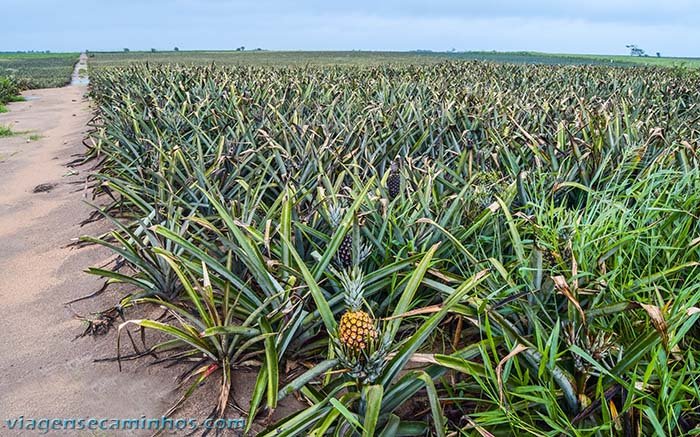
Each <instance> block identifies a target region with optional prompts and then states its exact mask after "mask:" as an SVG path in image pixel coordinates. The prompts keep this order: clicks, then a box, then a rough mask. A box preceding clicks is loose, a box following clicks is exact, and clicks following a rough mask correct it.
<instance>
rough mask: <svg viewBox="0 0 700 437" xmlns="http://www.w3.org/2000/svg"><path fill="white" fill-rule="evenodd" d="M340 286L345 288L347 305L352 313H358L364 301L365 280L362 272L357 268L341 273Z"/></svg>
mask: <svg viewBox="0 0 700 437" xmlns="http://www.w3.org/2000/svg"><path fill="white" fill-rule="evenodd" d="M340 284H341V285H342V286H343V293H344V298H345V305H346V306H347V307H348V308H349V309H350V310H351V311H358V310H359V309H360V308H361V307H362V302H363V300H364V285H365V278H364V274H363V273H362V270H361V269H360V268H359V267H357V266H355V267H354V268H352V269H351V270H350V271H349V272H348V271H343V272H341V273H340Z"/></svg>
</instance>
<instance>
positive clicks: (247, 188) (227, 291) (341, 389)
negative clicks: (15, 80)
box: [81, 57, 700, 436]
mask: <svg viewBox="0 0 700 437" xmlns="http://www.w3.org/2000/svg"><path fill="white" fill-rule="evenodd" d="M98 58H99V57H98ZM90 73H91V78H90V81H91V82H90V86H89V94H90V97H91V99H92V102H93V105H94V109H95V111H96V112H95V115H94V118H93V119H92V121H91V123H90V128H91V132H90V133H89V136H88V139H87V140H86V142H85V144H86V145H87V152H86V154H85V156H84V158H83V160H84V161H86V162H90V163H91V165H92V166H93V167H94V173H93V174H92V176H91V178H90V179H89V182H90V187H89V188H90V189H91V191H92V201H93V203H94V204H95V212H94V214H93V215H92V216H90V217H89V218H87V219H86V222H89V221H94V220H107V221H109V222H110V223H112V227H113V231H111V232H108V233H106V234H103V235H94V236H90V237H85V238H83V241H82V242H81V244H83V245H101V246H104V247H106V248H108V249H109V250H111V251H112V253H113V258H112V262H111V263H110V264H108V265H101V266H95V267H93V268H91V269H90V270H89V273H91V274H94V275H97V276H99V277H102V278H104V281H105V282H104V284H105V287H106V288H114V287H117V288H119V287H121V288H119V289H120V290H121V289H123V290H127V291H126V292H125V293H126V294H125V295H124V296H123V299H121V300H120V301H115V302H114V306H113V307H110V308H104V310H103V311H102V312H100V313H99V314H95V315H93V317H91V318H90V319H89V321H87V322H86V326H85V334H93V335H97V334H101V333H105V332H107V331H109V330H110V329H111V328H112V327H113V328H114V329H115V330H116V331H117V338H118V340H117V351H118V352H117V357H116V358H115V363H114V366H118V365H120V363H123V362H125V361H127V360H142V361H147V362H151V363H154V364H156V365H157V366H167V365H177V366H180V368H181V369H182V372H183V374H182V385H181V387H180V388H179V392H178V393H179V394H180V396H181V397H180V398H179V399H178V401H177V402H176V403H175V404H174V405H172V408H171V409H170V411H168V412H167V414H168V415H170V414H177V411H178V409H180V408H182V407H183V406H185V405H186V404H187V402H188V401H189V400H191V399H190V397H191V396H192V395H193V394H194V393H197V389H198V388H199V387H200V386H201V385H203V384H205V383H208V384H215V386H216V387H217V390H216V391H217V395H216V396H213V397H212V398H211V399H209V401H210V405H209V410H210V411H211V416H212V417H236V416H239V415H241V414H243V416H244V417H247V421H246V427H247V432H249V433H251V434H253V433H254V434H256V435H263V436H305V435H316V436H321V435H338V436H354V435H358V436H359V435H362V436H373V435H376V436H399V435H403V436H409V435H416V436H421V435H436V436H468V435H478V436H491V435H493V436H506V435H552V436H555V435H576V436H603V435H627V436H646V435H668V436H672V435H696V434H700V363H699V362H698V361H700V324H699V323H698V319H699V318H700V280H699V279H700V221H699V220H698V215H700V155H699V152H700V128H699V126H700V124H699V123H700V96H699V95H698V92H697V90H698V89H700V71H698V70H692V69H681V68H675V69H670V68H660V67H643V66H637V67H624V68H621V67H610V66H600V65H594V66H591V65H585V66H578V65H577V66H555V65H515V64H494V63H488V62H478V61H469V62H467V61H455V60H448V61H442V60H440V61H439V62H437V61H436V62H431V63H425V64H420V63H415V64H413V63H407V64H396V65H389V64H384V65H381V64H380V65H340V66H338V65H335V66H334V65H291V66H290V65H287V66H283V65H276V66H262V65H228V66H217V65H214V64H211V65H178V64H172V63H170V64H169V63H163V64H155V63H152V64H150V65H149V64H147V63H138V64H133V65H121V66H109V65H104V66H99V65H98V66H97V67H93V68H92V69H91V72H90ZM99 291H100V290H97V292H99ZM137 307H139V308H159V309H160V310H159V311H157V312H156V313H155V314H158V315H157V316H155V317H153V318H134V316H133V314H134V311H135V309H137ZM243 369H246V370H253V371H255V372H256V373H257V378H256V380H255V384H254V387H253V390H252V392H251V393H250V394H249V395H250V402H249V403H248V404H246V405H237V404H236V403H235V401H234V400H233V396H232V393H233V392H235V391H236V390H238V389H239V388H238V387H236V386H235V385H233V384H232V383H231V381H232V378H233V376H232V375H234V374H235V373H236V372H239V371H241V370H243ZM292 398H293V399H296V400H297V401H298V402H299V403H300V405H302V407H300V408H297V409H296V411H295V412H294V413H293V414H291V415H289V416H287V417H283V418H279V419H278V418H274V420H273V419H271V417H272V413H273V412H274V411H275V410H276V409H277V408H278V406H279V405H282V404H284V403H285V402H287V401H288V400H289V399H292Z"/></svg>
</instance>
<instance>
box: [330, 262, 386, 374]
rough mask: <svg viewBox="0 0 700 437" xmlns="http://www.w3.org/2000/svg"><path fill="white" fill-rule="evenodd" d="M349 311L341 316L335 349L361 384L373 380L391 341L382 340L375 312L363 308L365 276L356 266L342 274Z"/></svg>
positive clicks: (349, 372) (383, 363) (381, 368)
mask: <svg viewBox="0 0 700 437" xmlns="http://www.w3.org/2000/svg"><path fill="white" fill-rule="evenodd" d="M340 282H341V285H342V287H343V293H344V301H345V305H346V307H347V309H346V311H345V312H344V313H343V315H342V316H341V317H340V323H339V324H338V329H337V332H336V336H335V346H336V347H335V349H336V353H337V355H338V358H339V360H340V363H341V365H342V366H343V367H345V368H346V369H347V370H348V375H349V376H350V377H351V378H354V379H355V380H357V381H359V382H360V383H362V384H372V383H374V382H375V381H376V380H377V379H378V378H379V377H380V376H381V374H382V371H383V370H384V367H385V365H386V362H387V354H388V351H389V348H390V346H391V342H390V341H388V340H387V339H384V340H380V330H379V328H378V327H377V326H376V321H375V320H374V318H373V317H372V314H370V313H369V312H367V311H365V310H364V309H363V303H364V296H363V295H364V276H363V274H362V271H361V270H360V269H359V268H358V267H355V268H354V269H352V270H351V271H350V273H348V272H342V273H341V274H340Z"/></svg>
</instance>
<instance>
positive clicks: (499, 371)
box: [496, 343, 528, 404]
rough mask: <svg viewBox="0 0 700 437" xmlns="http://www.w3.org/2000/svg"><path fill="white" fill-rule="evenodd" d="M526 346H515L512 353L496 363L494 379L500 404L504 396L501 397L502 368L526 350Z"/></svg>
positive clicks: (503, 400)
mask: <svg viewBox="0 0 700 437" xmlns="http://www.w3.org/2000/svg"><path fill="white" fill-rule="evenodd" d="M527 349H528V347H527V346H523V345H522V344H518V343H516V344H515V347H514V348H513V350H512V351H510V353H509V354H508V355H506V356H505V357H503V359H502V360H501V361H500V362H499V363H498V365H497V366H496V379H497V380H498V398H499V399H500V400H501V404H503V403H504V402H505V399H504V395H503V376H502V373H503V366H504V365H505V364H506V362H507V361H508V360H510V359H511V358H513V357H514V356H516V355H518V354H519V353H520V352H522V351H525V350H527Z"/></svg>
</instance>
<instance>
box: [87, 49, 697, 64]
mask: <svg viewBox="0 0 700 437" xmlns="http://www.w3.org/2000/svg"><path fill="white" fill-rule="evenodd" d="M91 56H92V57H91V58H90V65H91V66H94V67H104V66H118V65H125V64H129V63H133V62H146V61H147V62H150V63H180V64H207V63H211V62H214V63H216V64H218V65H307V64H308V65H387V64H393V65H396V64H414V65H416V64H434V63H438V62H442V61H445V60H479V61H491V62H498V63H516V64H561V65H608V66H634V65H649V66H665V67H672V66H683V67H688V68H698V67H700V58H664V57H662V58H654V57H633V56H622V55H582V54H551V53H536V52H455V53H450V52H366V51H353V52H322V51H317V52H311V51H299V52H293V51H290V52H278V51H250V50H249V51H242V52H239V51H197V50H195V51H184V50H183V51H177V52H175V51H156V52H150V51H148V52H146V51H132V52H94V53H91Z"/></svg>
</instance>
